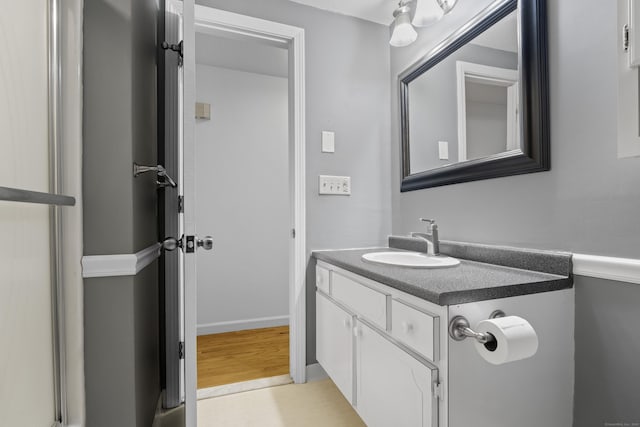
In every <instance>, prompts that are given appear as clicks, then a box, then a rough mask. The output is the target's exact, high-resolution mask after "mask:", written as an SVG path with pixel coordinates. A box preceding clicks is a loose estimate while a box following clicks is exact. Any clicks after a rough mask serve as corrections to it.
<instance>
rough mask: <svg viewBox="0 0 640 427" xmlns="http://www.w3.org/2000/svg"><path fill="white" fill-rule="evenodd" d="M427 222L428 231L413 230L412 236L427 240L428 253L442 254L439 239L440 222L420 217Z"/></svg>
mask: <svg viewBox="0 0 640 427" xmlns="http://www.w3.org/2000/svg"><path fill="white" fill-rule="evenodd" d="M420 221H423V222H426V223H427V232H426V233H417V232H412V233H411V237H418V238H420V239H423V240H426V241H427V255H440V241H439V240H438V224H436V221H435V220H433V219H427V218H420Z"/></svg>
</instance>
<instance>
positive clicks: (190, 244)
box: [162, 236, 213, 254]
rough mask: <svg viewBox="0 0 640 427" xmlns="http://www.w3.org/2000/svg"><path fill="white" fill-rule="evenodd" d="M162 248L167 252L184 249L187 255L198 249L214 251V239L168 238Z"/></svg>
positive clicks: (163, 242) (194, 237)
mask: <svg viewBox="0 0 640 427" xmlns="http://www.w3.org/2000/svg"><path fill="white" fill-rule="evenodd" d="M162 248H163V249H164V250H167V251H173V250H175V249H176V248H180V249H182V250H183V251H184V252H185V253H188V254H190V253H193V252H195V251H196V249H198V248H202V249H204V250H205V251H210V250H211V249H213V237H211V236H205V237H203V238H202V239H199V238H197V237H196V236H182V237H181V238H179V239H176V238H175V237H168V238H166V239H164V240H163V241H162Z"/></svg>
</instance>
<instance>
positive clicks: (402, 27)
mask: <svg viewBox="0 0 640 427" xmlns="http://www.w3.org/2000/svg"><path fill="white" fill-rule="evenodd" d="M417 38H418V33H417V32H416V30H415V29H414V28H413V26H412V25H411V22H410V20H409V14H408V13H401V14H399V15H398V16H397V17H396V20H395V26H394V27H393V33H392V34H391V40H389V44H390V45H391V46H395V47H404V46H409V45H410V44H411V43H413V42H414V41H416V39H417Z"/></svg>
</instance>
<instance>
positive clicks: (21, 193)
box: [0, 187, 76, 206]
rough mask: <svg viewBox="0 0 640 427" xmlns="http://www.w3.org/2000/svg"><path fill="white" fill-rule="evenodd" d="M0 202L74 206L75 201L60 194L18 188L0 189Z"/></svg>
mask: <svg viewBox="0 0 640 427" xmlns="http://www.w3.org/2000/svg"><path fill="white" fill-rule="evenodd" d="M0 200H2V201H7V202H24V203H40V204H43V205H55V206H75V204H76V199H75V198H74V197H71V196H64V195H60V194H51V193H41V192H39V191H29V190H21V189H19V188H9V187H0Z"/></svg>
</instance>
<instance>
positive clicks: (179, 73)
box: [159, 0, 212, 427]
mask: <svg viewBox="0 0 640 427" xmlns="http://www.w3.org/2000/svg"><path fill="white" fill-rule="evenodd" d="M161 21H162V17H161ZM161 32H162V33H163V34H164V40H163V41H160V43H159V45H160V46H162V47H163V48H164V50H165V52H164V54H162V55H160V58H161V59H160V63H159V67H160V68H161V69H162V70H163V71H162V72H163V73H164V76H163V78H162V76H161V79H163V80H164V83H163V89H164V96H163V97H161V99H160V101H161V102H162V103H163V107H161V108H164V126H163V129H161V132H163V134H164V138H163V140H164V142H163V146H162V147H161V149H160V156H159V158H160V161H161V162H164V163H163V164H164V165H165V168H166V170H167V172H168V174H169V175H170V176H175V177H177V179H176V181H177V186H176V187H175V188H167V191H165V192H164V198H163V199H162V200H161V202H160V203H161V209H160V210H161V212H162V215H161V216H162V218H161V226H162V227H163V230H161V233H160V234H161V237H162V240H163V247H164V251H163V256H162V259H161V265H162V268H163V269H164V278H163V279H164V280H163V283H164V317H165V318H164V322H163V325H164V334H163V335H164V340H165V342H164V349H165V351H164V354H163V356H164V358H165V360H164V363H163V366H164V367H165V369H164V372H163V380H164V381H163V383H164V386H165V398H164V402H163V403H164V407H165V408H174V407H176V406H179V405H180V404H182V403H184V405H185V425H186V426H188V427H195V425H196V380H197V376H196V353H195V349H196V304H195V302H196V256H195V251H196V250H197V249H198V248H201V247H202V248H204V249H211V247H212V242H211V238H210V237H207V238H204V239H199V238H198V237H197V235H196V229H195V212H194V209H193V207H194V204H195V203H194V202H195V170H194V169H195V144H194V142H195V136H194V135H195V51H194V49H193V47H194V46H195V30H194V1H193V0H184V1H176V0H167V1H166V4H165V11H164V30H163V31H162V29H161ZM183 47H184V49H183Z"/></svg>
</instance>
